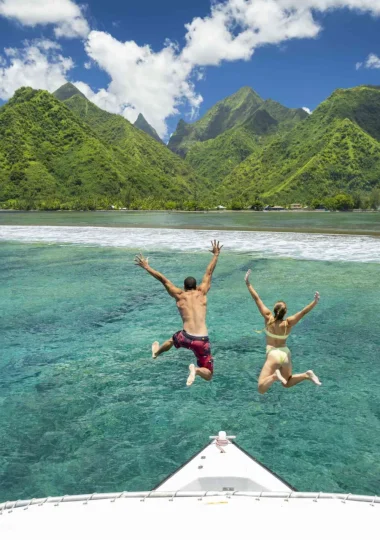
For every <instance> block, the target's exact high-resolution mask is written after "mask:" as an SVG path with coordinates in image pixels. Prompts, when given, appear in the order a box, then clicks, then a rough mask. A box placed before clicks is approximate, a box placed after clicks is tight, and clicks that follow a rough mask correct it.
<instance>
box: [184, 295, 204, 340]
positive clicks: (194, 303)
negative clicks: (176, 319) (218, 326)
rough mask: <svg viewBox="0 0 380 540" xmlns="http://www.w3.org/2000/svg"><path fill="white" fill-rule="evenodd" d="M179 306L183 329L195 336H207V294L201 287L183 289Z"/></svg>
mask: <svg viewBox="0 0 380 540" xmlns="http://www.w3.org/2000/svg"><path fill="white" fill-rule="evenodd" d="M177 308H178V311H179V313H180V315H181V317H182V321H183V329H184V330H186V332H188V333H189V334H191V335H193V336H207V335H208V331H207V326H206V312H207V296H206V294H205V293H204V292H203V291H201V290H200V289H199V288H198V289H196V290H195V291H183V293H182V294H181V295H180V296H179V298H178V300H177Z"/></svg>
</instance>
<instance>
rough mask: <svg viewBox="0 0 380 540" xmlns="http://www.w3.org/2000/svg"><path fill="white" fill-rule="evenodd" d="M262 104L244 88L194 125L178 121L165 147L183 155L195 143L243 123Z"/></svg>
mask: <svg viewBox="0 0 380 540" xmlns="http://www.w3.org/2000/svg"><path fill="white" fill-rule="evenodd" d="M262 103H263V100H262V99H261V97H260V96H259V95H258V94H256V92H254V91H253V90H252V89H251V88H249V87H248V86H245V87H244V88H241V89H240V90H239V91H238V92H236V93H235V94H233V95H232V96H229V97H228V98H226V99H224V100H222V101H219V102H218V103H217V104H216V105H214V107H212V108H211V109H210V110H209V111H207V113H206V114H205V115H204V116H203V118H201V119H200V120H198V121H197V122H194V123H193V124H187V123H186V122H185V121H184V120H180V121H179V123H178V126H177V130H176V131H175V133H174V134H173V135H172V137H171V138H170V141H169V144H168V147H169V148H170V149H171V150H173V152H176V153H177V154H180V155H182V156H185V155H186V153H187V152H188V150H189V149H190V148H191V146H192V145H193V144H195V143H196V142H200V141H207V140H209V139H215V137H217V136H218V135H220V134H221V133H223V132H225V131H227V130H228V129H231V128H233V127H236V126H237V125H241V124H243V123H244V121H245V120H248V119H249V118H250V117H251V115H252V114H253V113H254V112H255V111H256V110H257V109H258V108H259V107H260V105H262Z"/></svg>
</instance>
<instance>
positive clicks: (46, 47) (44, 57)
mask: <svg viewBox="0 0 380 540" xmlns="http://www.w3.org/2000/svg"><path fill="white" fill-rule="evenodd" d="M59 50H60V45H59V44H58V43H55V42H53V41H49V40H35V41H33V42H28V41H26V42H24V47H23V48H21V49H5V51H4V53H5V55H4V57H2V62H1V63H0V99H3V100H6V99H9V98H10V97H12V95H13V94H14V92H15V91H16V90H17V89H18V88H20V87H21V86H31V87H32V88H35V89H41V90H49V92H54V90H57V88H59V87H60V86H62V85H63V84H65V82H67V79H66V74H67V73H68V72H69V71H70V70H71V69H72V68H73V67H74V63H73V61H72V59H71V58H67V57H66V58H65V57H64V56H62V54H61V53H60V52H59Z"/></svg>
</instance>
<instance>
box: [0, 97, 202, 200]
mask: <svg viewBox="0 0 380 540" xmlns="http://www.w3.org/2000/svg"><path fill="white" fill-rule="evenodd" d="M66 90H67V89H66ZM69 90H70V89H69ZM71 103H73V104H74V105H75V106H73V111H71V110H70V109H69V107H68V106H66V104H71ZM75 108H76V109H77V110H75ZM199 189H200V188H199V186H198V184H197V179H196V176H195V174H194V173H193V172H192V170H191V169H190V167H189V166H188V165H187V164H186V163H184V162H183V161H182V160H181V159H180V158H179V157H178V156H175V155H174V154H172V152H170V151H169V150H168V149H167V148H166V147H165V146H164V145H162V144H161V143H158V142H156V141H155V140H154V139H152V138H151V137H150V136H149V135H147V134H146V133H144V132H143V131H141V130H139V129H137V128H135V127H133V126H132V125H131V124H130V123H129V122H128V121H127V120H125V119H124V118H122V117H120V116H117V115H111V114H109V113H106V112H105V111H101V110H100V109H98V108H97V107H96V106H95V105H93V104H92V103H90V102H88V101H87V100H86V98H85V97H84V96H83V95H82V94H80V93H79V92H77V93H74V94H73V95H71V97H69V99H68V100H67V101H65V104H63V103H61V102H60V101H58V99H56V98H55V97H53V96H52V95H51V94H49V93H48V92H45V91H36V90H32V89H31V88H22V89H20V90H18V91H17V92H16V94H15V95H14V97H13V98H12V99H11V100H10V101H9V102H8V103H7V104H6V105H4V106H3V107H1V109H0V204H1V205H2V206H3V207H10V208H14V207H20V206H21V207H23V208H45V207H46V208H57V207H58V206H59V207H65V208H66V207H68V208H81V207H84V208H89V207H94V206H97V207H98V206H100V207H104V206H107V205H109V204H115V201H121V202H122V204H123V206H128V207H129V206H131V205H132V204H134V201H135V200H141V199H142V198H148V197H152V198H154V199H155V200H157V201H158V200H163V201H166V200H173V201H183V200H192V199H193V198H194V197H195V194H196V193H197V192H198V191H199Z"/></svg>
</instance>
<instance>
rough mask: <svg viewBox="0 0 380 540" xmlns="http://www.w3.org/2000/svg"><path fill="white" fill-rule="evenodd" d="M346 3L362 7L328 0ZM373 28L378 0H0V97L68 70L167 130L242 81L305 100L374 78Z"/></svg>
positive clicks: (69, 76)
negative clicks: (52, 0)
mask: <svg viewBox="0 0 380 540" xmlns="http://www.w3.org/2000/svg"><path fill="white" fill-rule="evenodd" d="M347 4H350V5H351V6H355V5H356V6H361V7H362V8H363V10H362V11H361V12H359V11H352V10H349V9H347V7H346V8H343V9H334V8H336V7H337V6H342V5H343V6H345V5H346V6H347ZM81 6H82V5H81ZM300 6H301V7H300ZM326 7H328V8H330V9H328V10H326V9H324V8H326ZM289 9H292V10H293V11H292V14H291V15H289ZM190 23H192V27H191V29H189V28H187V29H186V28H185V25H186V24H190ZM292 36H295V39H291V38H292ZM379 36H380V0H347V1H345V0H302V1H301V0H226V1H225V2H224V3H219V4H218V3H216V4H215V3H214V8H212V7H211V5H210V2H209V0H191V1H190V0H182V1H181V2H180V1H174V0H161V1H160V2H157V0H140V2H135V1H134V2H131V1H127V2H125V1H124V2H123V1H121V0H107V2H105V1H100V0H90V1H89V2H88V3H87V4H86V5H85V6H84V7H83V6H82V7H80V6H79V4H76V3H75V2H74V0H60V2H59V7H58V8H55V7H52V6H51V3H49V0H28V1H27V0H0V56H1V60H0V62H1V64H0V98H1V99H2V100H3V101H6V100H7V99H9V97H10V96H11V95H12V94H13V92H14V91H15V90H16V89H17V88H18V87H19V86H22V85H25V84H28V85H31V86H34V87H36V88H45V89H47V90H50V91H53V90H54V89H55V86H59V85H60V84H61V83H64V82H65V81H66V80H70V81H72V82H74V83H78V84H79V87H80V89H81V90H82V91H83V92H84V93H85V94H86V95H87V96H88V97H89V98H90V99H92V100H93V101H94V102H95V103H97V104H98V105H99V106H100V107H102V108H105V109H107V110H109V111H110V112H116V113H119V114H123V115H124V116H125V117H126V118H128V119H129V120H131V121H133V120H134V118H135V117H136V116H137V114H138V113H139V112H142V113H143V114H144V115H145V116H146V118H147V120H148V121H149V122H150V123H152V124H153V125H154V127H155V128H156V129H157V130H158V131H159V133H160V134H161V135H162V136H165V134H166V136H167V135H168V134H170V133H171V132H173V131H174V129H175V126H176V124H177V122H178V120H179V118H180V117H181V116H182V117H184V118H185V119H186V120H188V121H190V120H191V118H196V117H197V115H198V116H199V115H202V114H203V113H204V112H205V110H207V109H208V108H209V107H211V106H212V105H213V104H214V103H215V102H216V101H218V100H219V99H222V98H224V97H226V96H227V95H230V94H231V93H233V92H235V91H236V90H238V89H239V88H241V87H242V86H246V85H248V86H251V87H252V88H254V89H255V90H256V91H257V92H258V93H259V94H260V95H261V96H262V97H264V98H269V97H270V98H272V99H275V100H277V101H280V102H281V103H283V104H284V105H287V106H289V107H308V108H310V109H311V110H313V109H315V108H316V107H317V106H318V104H319V103H320V102H321V101H323V100H324V99H325V98H326V97H328V96H329V95H330V94H331V92H333V91H334V90H335V89H336V88H339V87H344V88H345V87H351V86H356V85H360V84H380V69H379V68H380V59H379V57H380V39H379ZM167 40H170V41H171V42H172V44H169V43H168V42H167ZM125 42H128V45H125ZM145 45H147V46H149V47H146V48H144V46H145ZM370 55H372V56H370ZM358 63H360V64H361V66H360V68H359V69H357V64H358ZM85 64H87V69H86V67H85ZM191 115H192V116H191Z"/></svg>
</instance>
